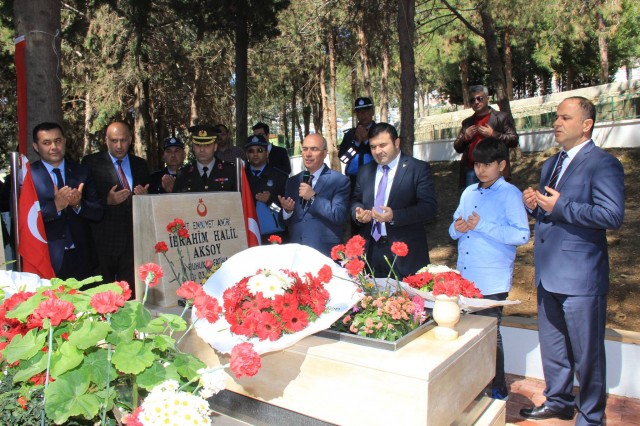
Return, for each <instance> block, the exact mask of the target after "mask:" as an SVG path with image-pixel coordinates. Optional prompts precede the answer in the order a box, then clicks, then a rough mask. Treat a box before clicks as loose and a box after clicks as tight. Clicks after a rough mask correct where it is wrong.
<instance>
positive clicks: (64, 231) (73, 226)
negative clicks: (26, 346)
mask: <svg viewBox="0 0 640 426" xmlns="http://www.w3.org/2000/svg"><path fill="white" fill-rule="evenodd" d="M33 149H34V151H36V152H37V153H38V154H39V155H40V160H39V161H35V162H33V163H31V176H32V179H33V185H34V187H35V189H36V193H37V194H38V201H39V202H40V210H41V212H42V219H43V221H44V230H45V233H46V236H47V245H48V247H49V255H50V258H51V266H52V267H53V270H54V272H55V274H56V277H58V278H62V279H68V278H76V279H78V280H82V279H84V278H88V277H90V276H92V275H95V274H96V267H97V261H96V256H95V249H94V247H93V241H92V239H91V231H90V228H89V224H90V223H94V222H97V221H99V220H100V219H101V218H102V214H103V209H102V205H101V204H100V201H99V200H98V193H97V191H96V186H95V184H94V182H93V178H92V176H91V171H90V170H89V168H88V167H86V166H83V165H81V164H77V163H76V162H74V161H71V160H69V159H67V158H65V152H66V139H65V137H64V133H63V130H62V127H61V126H60V125H59V124H58V123H40V124H38V125H37V126H35V127H34V128H33Z"/></svg>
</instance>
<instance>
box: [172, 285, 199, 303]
mask: <svg viewBox="0 0 640 426" xmlns="http://www.w3.org/2000/svg"><path fill="white" fill-rule="evenodd" d="M176 294H177V295H178V297H182V298H183V299H187V300H191V299H194V298H195V297H196V296H200V295H201V294H204V290H203V289H202V286H201V285H200V284H198V283H195V282H193V281H185V282H183V283H182V285H181V286H180V288H179V289H178V290H176Z"/></svg>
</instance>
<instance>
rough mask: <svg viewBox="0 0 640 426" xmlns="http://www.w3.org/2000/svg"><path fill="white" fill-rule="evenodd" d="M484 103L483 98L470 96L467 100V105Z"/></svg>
mask: <svg viewBox="0 0 640 426" xmlns="http://www.w3.org/2000/svg"><path fill="white" fill-rule="evenodd" d="M476 102H484V96H472V97H471V98H469V103H471V104H473V103H476Z"/></svg>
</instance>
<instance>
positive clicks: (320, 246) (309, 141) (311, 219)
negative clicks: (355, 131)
mask: <svg viewBox="0 0 640 426" xmlns="http://www.w3.org/2000/svg"><path fill="white" fill-rule="evenodd" d="M326 157H327V141H326V140H325V139H324V138H323V137H322V136H320V135H318V134H310V135H308V136H307V137H305V138H304V140H303V141H302V159H303V161H304V166H305V167H306V169H307V170H306V171H304V172H301V173H298V174H297V175H295V176H293V177H291V178H290V179H289V180H288V181H287V187H286V189H285V196H284V197H278V198H279V199H280V204H281V205H282V208H283V212H282V213H283V218H284V219H285V221H286V223H287V225H288V231H289V241H290V242H292V243H298V244H304V245H307V246H310V247H313V248H314V249H316V250H318V251H319V252H321V253H323V254H325V255H326V256H329V255H330V254H331V249H332V248H333V246H335V245H336V244H340V241H341V240H342V234H343V232H344V222H345V219H346V217H347V214H348V211H349V179H348V178H347V177H346V176H344V175H343V174H341V173H338V172H336V171H335V170H331V169H330V168H329V167H327V166H326V165H325V164H324V159H325V158H326Z"/></svg>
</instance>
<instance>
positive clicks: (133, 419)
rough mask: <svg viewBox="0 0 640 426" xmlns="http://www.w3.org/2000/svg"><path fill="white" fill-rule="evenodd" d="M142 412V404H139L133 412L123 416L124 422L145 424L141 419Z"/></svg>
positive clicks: (133, 425)
mask: <svg viewBox="0 0 640 426" xmlns="http://www.w3.org/2000/svg"><path fill="white" fill-rule="evenodd" d="M140 414H142V405H138V408H136V409H135V410H133V412H132V413H131V414H129V415H127V416H125V417H123V418H122V423H124V424H125V425H127V426H144V425H143V424H142V422H141V421H140Z"/></svg>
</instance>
